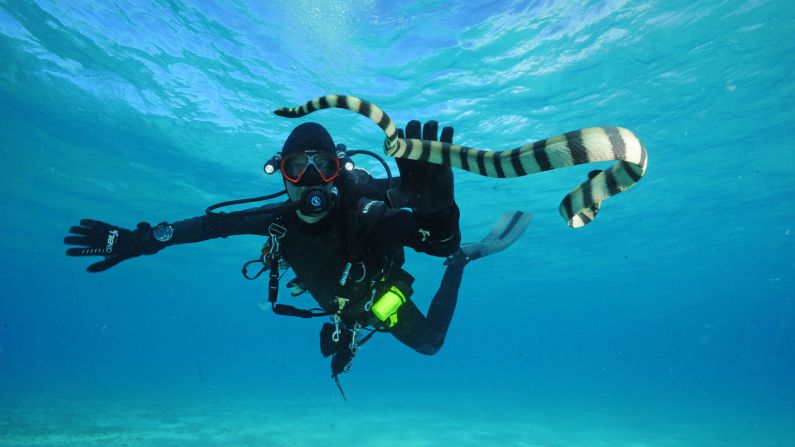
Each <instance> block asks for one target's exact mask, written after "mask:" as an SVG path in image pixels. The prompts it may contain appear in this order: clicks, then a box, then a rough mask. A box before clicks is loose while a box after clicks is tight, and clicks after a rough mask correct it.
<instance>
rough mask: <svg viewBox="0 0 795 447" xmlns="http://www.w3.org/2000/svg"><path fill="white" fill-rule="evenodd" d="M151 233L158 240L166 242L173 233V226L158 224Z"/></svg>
mask: <svg viewBox="0 0 795 447" xmlns="http://www.w3.org/2000/svg"><path fill="white" fill-rule="evenodd" d="M153 234H154V236H155V239H157V240H158V241H160V242H166V241H168V240H169V239H171V236H173V235H174V228H172V227H171V225H160V226H157V227H155V229H154V232H153Z"/></svg>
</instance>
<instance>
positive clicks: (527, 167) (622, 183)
mask: <svg viewBox="0 0 795 447" xmlns="http://www.w3.org/2000/svg"><path fill="white" fill-rule="evenodd" d="M332 107H336V108H342V109H348V110H351V111H354V112H357V113H359V114H361V115H364V116H366V117H368V118H370V119H371V120H373V121H374V122H375V123H376V124H378V126H379V127H380V128H381V129H382V130H383V131H384V133H385V134H386V140H385V141H384V150H385V152H386V153H387V155H390V156H393V157H397V158H408V159H411V160H421V161H425V162H428V163H435V164H440V165H444V166H453V167H456V168H459V169H464V170H466V171H470V172H473V173H475V174H479V175H483V176H486V177H496V178H507V177H521V176H525V175H530V174H535V173H538V172H543V171H549V170H552V169H558V168H564V167H568V166H576V165H580V164H585V163H593V162H600V161H611V160H616V163H614V164H613V165H612V166H610V167H609V168H608V169H606V170H604V171H602V172H599V173H594V172H592V173H591V175H589V178H588V180H586V181H585V182H583V183H582V184H580V185H579V186H577V187H576V188H574V189H573V190H572V191H571V192H569V194H567V195H566V197H564V199H563V201H562V202H561V204H560V214H561V215H562V216H563V218H564V219H565V220H566V223H567V224H568V225H569V226H571V227H574V228H578V227H582V226H584V225H587V224H588V223H589V222H591V221H592V220H593V219H594V218H595V217H596V214H597V213H598V211H599V207H600V205H601V202H602V201H604V200H605V199H607V198H609V197H612V196H614V195H616V194H619V193H621V192H622V191H625V190H626V189H628V188H630V187H632V186H633V185H634V184H635V183H637V182H638V181H640V179H641V178H642V177H643V175H644V173H645V172H646V166H647V164H648V157H647V154H646V150H645V148H644V147H643V145H642V144H641V142H640V140H638V138H637V137H636V136H635V134H633V133H632V132H631V131H629V130H627V129H624V128H621V127H591V128H587V129H581V130H575V131H572V132H567V133H565V134H562V135H557V136H554V137H552V138H547V139H545V140H539V141H536V142H535V143H532V144H528V145H525V146H521V147H518V148H515V149H510V150H506V151H487V150H481V149H477V148H472V147H467V146H461V145H458V144H450V143H443V142H440V141H429V140H417V139H402V138H398V135H397V127H396V126H395V124H394V122H393V121H392V119H391V118H389V116H388V115H387V114H386V113H384V111H383V110H382V109H381V108H380V107H378V106H376V105H374V104H372V103H369V102H367V101H364V100H361V99H359V98H356V97H354V96H344V95H327V96H322V97H319V98H315V99H313V100H311V101H309V102H307V103H306V104H304V105H302V106H299V107H294V108H283V109H279V110H277V111H276V112H275V113H276V114H277V115H279V116H284V117H289V118H297V117H301V116H304V115H307V114H309V113H312V112H314V111H316V110H320V109H325V108H332Z"/></svg>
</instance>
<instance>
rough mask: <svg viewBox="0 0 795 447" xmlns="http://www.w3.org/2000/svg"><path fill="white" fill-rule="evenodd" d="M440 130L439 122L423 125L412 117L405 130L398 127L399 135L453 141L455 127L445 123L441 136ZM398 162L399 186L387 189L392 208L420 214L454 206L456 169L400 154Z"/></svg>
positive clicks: (410, 137) (428, 213)
mask: <svg viewBox="0 0 795 447" xmlns="http://www.w3.org/2000/svg"><path fill="white" fill-rule="evenodd" d="M438 132H439V123H438V122H436V121H427V122H425V125H421V124H420V122H419V121H417V120H412V121H409V123H408V124H406V131H405V132H403V130H402V129H398V137H399V138H406V139H416V140H429V141H441V142H442V143H452V142H453V134H454V129H453V128H452V127H449V126H448V127H444V128H443V129H442V134H441V136H439V135H438ZM395 162H396V163H397V165H398V169H400V186H399V187H398V188H394V189H392V190H390V191H388V192H387V198H388V199H389V205H390V206H391V207H392V208H412V209H413V210H414V211H415V212H416V213H418V214H419V215H430V214H433V213H436V212H438V211H442V210H446V209H449V208H451V207H452V206H453V204H454V198H453V171H452V169H450V167H449V166H441V165H437V164H432V163H428V162H424V161H420V160H410V159H407V158H398V159H396V160H395Z"/></svg>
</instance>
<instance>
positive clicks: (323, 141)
mask: <svg viewBox="0 0 795 447" xmlns="http://www.w3.org/2000/svg"><path fill="white" fill-rule="evenodd" d="M309 149H312V150H316V151H318V152H328V153H330V154H336V146H335V145H334V140H333V139H332V138H331V134H329V133H328V130H326V128H325V127H323V126H321V125H320V124H318V123H312V122H309V123H303V124H301V125H299V126H297V127H296V128H295V129H293V131H292V132H290V135H289V136H288V137H287V140H285V141H284V146H282V156H285V155H287V154H289V153H291V152H303V151H305V150H309Z"/></svg>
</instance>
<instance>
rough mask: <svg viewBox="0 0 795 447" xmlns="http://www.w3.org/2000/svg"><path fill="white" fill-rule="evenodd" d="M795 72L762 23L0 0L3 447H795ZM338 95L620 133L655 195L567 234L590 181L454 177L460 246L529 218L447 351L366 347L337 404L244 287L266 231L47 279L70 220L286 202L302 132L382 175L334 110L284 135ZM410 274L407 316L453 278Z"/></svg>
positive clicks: (640, 191)
mask: <svg viewBox="0 0 795 447" xmlns="http://www.w3.org/2000/svg"><path fill="white" fill-rule="evenodd" d="M794 54H795V6H793V4H792V3H791V2H786V1H781V0H779V1H775V0H770V1H765V0H748V1H744V0H743V1H741V0H735V1H710V2H707V1H704V2H699V1H697V2H692V1H687V2H686V1H678V0H675V1H667V2H660V1H630V0H615V1H587V2H564V1H506V0H497V1H475V2H463V1H462V2H458V1H450V2H447V1H433V0H427V1H409V2H390V1H376V0H354V1H350V2H343V1H331V0H324V1H308V0H291V1H274V2H257V1H233V2H206V1H187V0H186V1H125V0H119V1H115V2H100V1H88V0H86V1H69V2H67V1H60V2H59V1H45V0H39V1H34V0H30V1H13V0H0V61H2V63H0V200H2V202H3V212H2V219H0V260H2V264H1V265H2V267H3V268H2V269H0V278H2V283H3V288H2V292H0V446H65V445H74V446H83V445H102V446H121V445H135V446H182V445H201V446H209V445H218V446H221V445H223V446H316V445H321V444H322V445H328V446H334V445H349V444H351V443H356V444H359V445H367V446H381V445H401V446H431V445H433V446H436V445H462V446H468V445H472V446H475V445H477V446H482V445H500V446H677V447H679V446H750V445H753V446H790V445H795V423H793V421H795V379H793V377H795V355H794V354H795V327H793V326H794V325H795V242H794V238H795V234H793V232H795V224H794V223H793V222H794V221H795V144H793V140H792V135H793V133H795V113H793V111H792V105H793V104H795V76H794V72H795V56H793V55H794ZM327 93H340V94H349V95H355V96H358V97H361V98H365V99H367V100H370V101H372V102H374V103H375V104H377V105H379V106H381V107H382V108H383V109H384V110H385V111H387V112H388V113H389V114H390V116H392V118H394V119H395V120H396V121H397V122H398V123H400V124H401V125H402V124H404V123H405V122H407V121H408V120H410V119H419V120H422V121H425V120H429V119H436V120H438V121H439V122H440V123H441V124H442V125H452V126H455V129H456V133H455V141H456V142H458V143H460V144H465V145H467V146H474V147H479V148H489V149H498V150H502V149H509V148H514V147H517V146H521V145H524V144H527V143H529V142H532V141H536V140H540V139H543V138H546V137H550V136H553V135H558V134H561V133H563V132H566V131H570V130H574V129H580V128H585V127H591V126H598V125H606V126H622V127H626V128H628V129H631V130H632V131H633V132H634V133H635V134H636V135H638V137H639V138H640V139H641V140H642V141H643V143H644V144H645V147H646V149H647V150H648V155H649V166H648V171H647V172H646V175H645V177H644V178H643V179H642V180H641V181H640V182H639V183H638V184H637V185H636V186H635V187H633V188H632V189H630V190H628V191H626V192H624V193H622V194H620V195H618V196H616V197H613V198H611V199H609V200H608V201H606V202H605V203H604V204H603V206H602V208H601V211H600V213H599V216H598V218H597V219H596V220H595V221H594V222H592V223H591V224H589V225H587V226H586V227H584V228H579V229H571V228H568V227H567V226H566V224H565V221H564V220H563V219H561V217H560V215H559V214H558V205H559V203H560V200H561V199H562V198H563V197H564V196H565V195H566V193H567V192H569V191H570V190H571V189H572V188H574V187H575V186H576V185H577V184H579V183H580V182H581V181H582V180H583V179H584V178H585V175H586V174H587V172H588V171H589V170H591V169H593V168H594V165H588V166H579V167H574V168H568V169H563V170H555V171H552V172H546V173H541V174H537V175H531V176H527V177H521V178H515V179H492V178H485V177H480V176H477V175H475V174H471V173H468V172H464V171H460V170H457V171H456V174H455V175H456V179H455V187H456V197H457V200H458V203H459V205H460V208H461V211H462V217H461V225H462V232H463V238H464V240H465V241H475V240H478V239H480V238H481V237H483V236H484V235H485V234H486V233H487V231H488V229H489V227H490V225H491V224H492V222H493V221H494V220H496V219H497V218H498V216H499V215H500V213H501V212H502V211H503V210H509V209H520V210H526V211H530V212H532V213H533V214H534V216H535V218H534V221H533V223H532V224H531V227H530V229H529V230H528V232H527V233H526V234H525V236H524V237H523V238H522V239H521V240H520V241H519V242H517V243H516V244H515V245H513V246H512V247H510V248H509V249H508V250H506V251H505V252H503V253H500V254H499V255H495V256H493V257H488V258H485V259H482V260H478V261H476V262H473V263H472V264H471V265H470V266H468V267H467V270H466V272H465V277H464V283H463V285H462V287H461V293H460V298H459V303H458V308H457V310H456V315H455V318H454V320H453V324H452V326H451V329H450V332H449V334H448V336H447V340H446V343H445V346H444V348H443V349H442V350H441V351H440V352H439V353H438V354H436V355H435V356H430V357H429V356H423V355H419V354H417V353H415V352H413V351H411V350H410V349H409V348H407V347H405V346H403V345H401V344H400V343H399V342H397V341H396V340H394V339H393V338H392V337H390V336H388V335H379V336H376V337H374V338H373V340H372V341H371V342H369V343H368V344H367V346H365V347H363V348H362V350H361V352H360V353H359V355H358V356H357V358H356V360H355V362H354V364H353V367H352V369H351V372H350V373H349V374H346V375H344V376H343V377H342V383H343V386H344V387H345V392H346V394H347V396H348V401H347V402H345V401H343V400H342V398H341V396H340V394H339V391H338V390H337V388H336V386H335V385H334V382H333V381H332V380H331V379H330V378H329V374H330V373H329V365H328V361H327V359H324V358H322V357H321V355H320V353H319V351H318V331H319V327H320V323H319V322H318V321H307V320H301V319H291V318H283V317H277V316H275V315H273V314H271V313H270V312H269V311H268V312H262V311H261V310H260V308H259V307H258V305H257V303H261V302H263V300H264V299H265V296H266V287H267V284H266V282H265V281H255V282H249V281H245V280H244V279H243V278H242V277H241V276H240V266H241V265H242V263H243V262H244V261H246V260H248V259H252V258H255V257H256V256H258V254H259V250H260V247H261V245H262V243H263V240H262V238H260V237H255V236H238V237H230V238H227V239H217V240H211V241H206V242H203V243H199V244H190V245H182V246H177V247H171V248H168V249H167V250H164V251H162V252H160V253H158V254H157V255H156V256H144V257H140V258H136V259H132V260H129V261H126V262H124V263H122V264H120V265H118V266H116V267H113V268H111V269H110V270H108V271H106V272H103V273H99V274H89V273H87V272H86V271H85V267H86V266H87V265H88V264H89V263H90V261H87V260H86V259H81V258H67V257H66V256H64V249H65V248H66V247H65V246H64V244H63V242H62V239H63V237H64V236H66V234H67V230H68V228H69V227H70V226H72V225H75V224H77V222H78V221H79V220H80V219H82V218H93V219H98V220H102V221H106V222H111V223H113V224H116V225H119V226H122V227H125V228H132V227H134V226H135V225H136V224H137V223H138V222H140V221H148V222H151V223H153V224H154V223H157V222H162V221H175V220H180V219H184V218H188V217H193V216H199V215H201V214H202V213H203V210H204V209H205V208H206V207H207V206H208V205H210V204H212V203H216V202H219V201H222V200H228V199H235V198H240V197H251V196H256V195H262V194H265V193H268V192H274V191H277V190H279V189H281V187H282V185H281V182H280V180H279V179H277V178H274V177H269V176H266V175H264V174H263V172H262V164H263V162H264V161H266V160H267V159H268V158H270V157H271V155H272V154H273V153H274V152H275V151H277V150H278V149H280V148H281V145H282V143H283V141H284V138H285V137H286V136H287V134H289V132H290V130H291V129H292V128H293V127H294V126H295V125H296V124H298V123H300V122H306V121H316V122H320V123H321V124H323V125H324V126H326V127H327V128H328V129H329V130H330V131H331V133H332V135H333V136H334V139H335V141H336V142H342V143H345V144H346V145H347V146H348V147H349V148H355V149H369V150H374V151H380V149H381V147H382V142H383V133H382V132H381V131H380V130H379V129H378V127H377V126H375V125H374V124H373V123H372V122H371V121H369V120H367V119H366V118H364V117H362V116H358V115H356V114H353V113H351V112H349V111H345V110H323V111H319V112H316V113H315V114H312V115H310V116H308V117H306V118H302V119H299V120H288V119H285V118H280V117H277V116H275V115H274V114H273V113H272V111H273V110H275V109H277V108H279V107H284V106H295V105H298V104H301V103H303V102H304V101H307V100H309V99H311V98H314V97H317V96H320V95H324V94H327ZM357 161H358V162H360V163H361V164H362V165H364V166H365V167H367V168H369V169H372V171H373V172H376V173H380V172H382V171H381V170H380V168H379V167H378V166H377V165H376V164H375V163H374V162H372V161H370V160H369V159H366V158H363V159H361V160H360V161H359V160H358V159H357ZM607 165H608V164H605V165H599V166H597V167H599V168H602V169H603V168H604V167H606V166H607ZM392 166H393V167H394V163H392ZM406 265H407V267H406V268H407V270H409V271H410V272H412V273H413V274H414V275H415V276H416V277H417V282H416V284H415V289H416V292H415V295H414V298H413V299H414V300H415V301H416V302H417V304H418V305H419V307H420V308H421V309H423V310H424V309H425V308H427V305H428V303H429V301H430V297H431V296H432V294H433V292H434V291H435V290H436V287H437V286H438V283H439V279H440V277H441V274H442V272H443V267H442V260H441V259H439V258H433V257H430V256H425V255H420V254H416V253H414V252H411V251H410V250H409V251H407V264H406ZM285 295H287V294H286V293H285V291H283V292H282V296H285ZM296 304H297V305H301V306H303V305H308V304H309V303H308V300H306V299H304V298H301V299H299V301H297V302H296Z"/></svg>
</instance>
